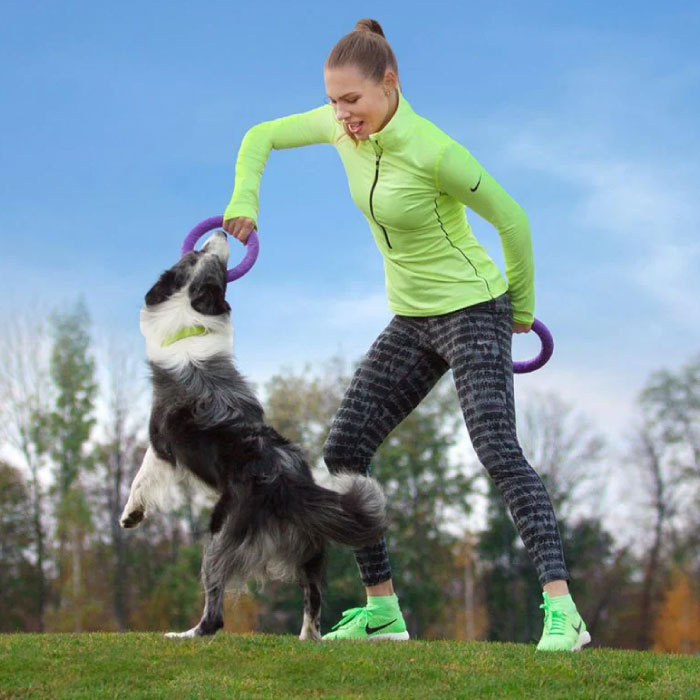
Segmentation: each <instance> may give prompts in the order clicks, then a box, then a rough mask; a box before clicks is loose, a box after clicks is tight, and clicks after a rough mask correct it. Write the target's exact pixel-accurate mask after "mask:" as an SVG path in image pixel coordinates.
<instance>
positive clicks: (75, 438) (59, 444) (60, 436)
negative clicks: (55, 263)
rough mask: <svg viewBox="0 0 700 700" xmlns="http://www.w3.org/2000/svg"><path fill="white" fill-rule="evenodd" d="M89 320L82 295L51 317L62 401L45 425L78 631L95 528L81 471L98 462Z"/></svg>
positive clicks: (67, 607) (53, 368) (66, 589)
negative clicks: (91, 443) (93, 448)
mask: <svg viewBox="0 0 700 700" xmlns="http://www.w3.org/2000/svg"><path fill="white" fill-rule="evenodd" d="M89 322H90V318H89V314H88V311H87V308H86V306H85V303H84V302H83V301H82V300H81V301H79V302H78V303H77V304H76V305H75V306H74V307H73V308H72V309H69V310H67V311H63V312H55V313H54V314H53V315H52V316H51V329H52V334H53V347H52V351H51V363H50V372H51V379H52V380H53V382H54V385H55V388H56V400H55V404H54V406H53V408H52V410H51V411H50V413H49V414H48V416H47V420H46V425H45V428H44V432H45V436H46V437H45V444H46V445H48V452H49V455H50V457H51V459H52V461H53V463H54V465H55V470H56V473H55V483H54V492H55V495H56V520H57V539H58V543H59V561H58V568H59V581H58V585H59V602H60V605H61V607H62V608H63V612H64V613H65V614H67V615H69V616H72V618H73V621H74V629H75V631H80V630H81V614H80V599H81V594H82V574H81V566H82V555H83V551H84V548H85V545H86V541H85V538H86V535H87V533H88V531H89V529H90V527H91V517H90V515H91V514H90V509H89V507H88V504H87V502H86V498H85V494H84V492H83V490H82V488H81V485H80V480H79V474H80V473H81V471H82V470H89V469H90V468H91V466H92V461H91V459H90V456H89V452H88V450H87V441H88V438H89V437H90V433H91V430H92V428H93V425H94V424H95V419H94V417H93V408H94V401H95V394H96V391H97V384H96V381H95V361H94V359H93V358H92V357H91V355H90V335H89V330H88V327H89ZM68 554H70V564H71V566H70V573H69V567H68V558H67V557H68Z"/></svg>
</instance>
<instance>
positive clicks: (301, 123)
mask: <svg viewBox="0 0 700 700" xmlns="http://www.w3.org/2000/svg"><path fill="white" fill-rule="evenodd" d="M314 143H331V144H333V145H334V146H335V147H336V149H337V150H338V153H339V154H340V158H341V160H342V162H343V165H344V166H345V171H346V173H347V177H348V182H349V185H350V193H351V195H352V198H353V200H354V202H355V204H357V206H358V207H359V208H360V210H361V211H362V213H363V214H364V215H365V217H366V218H367V221H368V223H369V226H370V229H371V230H372V234H373V235H374V240H375V242H376V244H377V247H378V248H379V250H380V252H381V253H382V255H383V256H384V271H385V275H386V289H387V296H388V300H389V307H390V309H391V310H392V311H393V312H394V313H397V314H401V315H406V316H433V315H439V314H445V313H448V312H450V311H455V310H456V309H461V308H463V307H465V306H471V305H473V304H478V303H479V302H483V301H487V300H489V299H492V298H494V297H497V296H499V295H501V294H503V293H504V292H505V291H506V290H508V291H509V294H510V297H511V303H512V306H513V318H514V320H515V321H517V322H519V323H531V322H532V320H533V314H534V306H535V292H534V262H533V257H532V243H531V238H530V226H529V223H528V220H527V216H526V215H525V212H524V211H523V210H522V209H521V208H520V206H519V205H518V204H517V203H516V202H515V201H514V200H513V199H512V198H511V197H510V196H509V195H508V194H507V193H506V191H505V190H504V189H503V188H502V187H501V186H500V185H499V184H498V183H497V182H496V181H495V180H494V179H493V178H492V177H491V176H490V175H489V174H488V173H487V172H486V170H484V168H483V167H482V166H481V165H480V164H479V162H478V161H477V160H476V159H475V158H474V157H473V156H472V155H471V154H470V153H469V151H467V150H466V148H464V147H463V146H461V145H460V144H459V143H457V142H456V141H455V140H454V139H452V138H450V137H449V136H448V135H447V134H446V133H445V132H444V131H442V130H441V129H439V128H438V127H437V126H435V125H434V124H433V123H432V122H430V121H428V120H427V119H424V118H423V117H421V116H419V115H417V114H416V113H415V112H414V111H413V109H412V108H411V106H410V105H409V103H408V102H407V101H406V99H405V98H404V97H403V95H402V94H399V104H398V107H397V110H396V112H395V113H394V115H393V117H392V118H391V120H390V121H389V122H388V123H387V124H386V125H385V126H384V128H383V129H382V130H381V131H379V132H377V133H376V134H371V135H370V136H369V139H368V140H364V141H359V143H358V144H357V145H355V143H354V142H353V140H352V139H351V138H350V137H349V136H348V135H347V134H346V133H345V129H344V128H343V125H342V124H341V123H339V122H338V121H337V120H336V118H335V114H334V111H333V108H332V107H331V105H324V106H322V107H318V108H316V109H312V110H310V111H309V112H304V113H301V114H292V115H290V116H287V117H281V118H280V119H274V120H272V121H267V122H263V123H261V124H257V125H256V126H254V127H252V128H251V129H249V130H248V132H247V133H246V134H245V136H244V138H243V141H242V142H241V146H240V149H239V152H238V159H237V161H236V180H235V188H234V191H233V195H232V197H231V201H230V203H229V205H228V206H227V207H226V210H225V212H224V219H231V218H234V217H238V216H245V217H248V218H250V219H252V220H253V221H256V222H257V217H258V192H259V190H260V179H261V177H262V174H263V170H264V168H265V163H266V162H267V158H268V156H269V154H270V149H272V148H274V149H282V148H295V147H298V146H307V145H310V144H314ZM464 205H466V206H468V207H469V208H470V209H473V210H474V211H475V212H476V213H477V214H479V215H480V216H482V217H483V218H484V219H486V220H487V221H489V222H490V223H491V224H493V226H495V227H496V229H497V230H498V233H499V235H500V238H501V245H502V246H503V255H504V259H505V263H506V277H507V278H508V283H506V280H505V279H504V278H503V276H502V275H501V273H500V271H499V269H498V266H497V265H496V264H495V263H494V262H493V260H492V259H491V257H490V256H489V255H488V253H487V252H486V251H485V250H484V248H483V247H482V246H481V245H479V243H478V242H477V240H476V238H475V237H474V235H473V234H472V231H471V227H470V226H469V222H468V221H467V218H466V215H465V211H464Z"/></svg>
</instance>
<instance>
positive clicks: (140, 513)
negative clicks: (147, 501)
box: [119, 510, 146, 528]
mask: <svg viewBox="0 0 700 700" xmlns="http://www.w3.org/2000/svg"><path fill="white" fill-rule="evenodd" d="M145 517H146V511H144V510H132V511H131V512H130V513H127V512H126V511H124V512H123V513H122V517H121V520H120V521H119V524H120V525H121V526H122V527H124V528H130V527H138V526H139V525H140V524H141V522H142V521H143V519H144V518H145Z"/></svg>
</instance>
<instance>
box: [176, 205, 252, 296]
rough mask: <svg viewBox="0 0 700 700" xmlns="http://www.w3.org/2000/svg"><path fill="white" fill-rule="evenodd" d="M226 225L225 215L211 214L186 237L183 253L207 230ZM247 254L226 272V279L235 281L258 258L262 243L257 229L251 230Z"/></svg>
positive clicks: (247, 243)
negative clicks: (259, 240)
mask: <svg viewBox="0 0 700 700" xmlns="http://www.w3.org/2000/svg"><path fill="white" fill-rule="evenodd" d="M223 225H224V217H223V216H210V217H209V218H208V219H204V221H200V222H199V223H198V224H197V225H196V226H195V227H194V228H193V229H192V230H191V231H190V232H189V233H188V234H187V236H186V237H185V240H184V242H183V244H182V250H181V254H182V255H183V256H184V255H186V254H187V253H189V252H190V251H191V250H194V244H195V243H196V242H197V241H198V240H199V239H200V238H201V237H202V236H203V235H204V234H205V233H207V231H211V230H212V229H215V228H221V227H222V226H223ZM245 247H246V254H245V257H244V258H243V260H242V261H241V262H240V263H238V265H236V267H234V268H231V269H230V270H229V271H228V272H227V273H226V280H227V281H228V282H233V281H234V280H237V279H238V278H239V277H243V275H245V273H246V272H248V270H250V268H251V267H253V264H254V263H255V261H256V260H257V259H258V252H259V251H260V244H259V242H258V234H257V232H256V230H255V229H253V230H252V231H251V232H250V236H248V240H247V241H246V242H245Z"/></svg>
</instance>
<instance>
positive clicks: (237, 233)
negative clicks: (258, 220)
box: [223, 216, 255, 243]
mask: <svg viewBox="0 0 700 700" xmlns="http://www.w3.org/2000/svg"><path fill="white" fill-rule="evenodd" d="M254 228H255V221H253V220H252V219H247V218H246V217H245V216H237V217H235V218H234V219H227V220H226V221H224V225H223V229H224V231H226V232H227V233H230V234H231V235H232V236H233V237H234V238H237V239H238V240H239V241H240V242H241V243H245V242H246V241H247V240H248V236H250V232H251V231H252V230H253V229H254Z"/></svg>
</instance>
